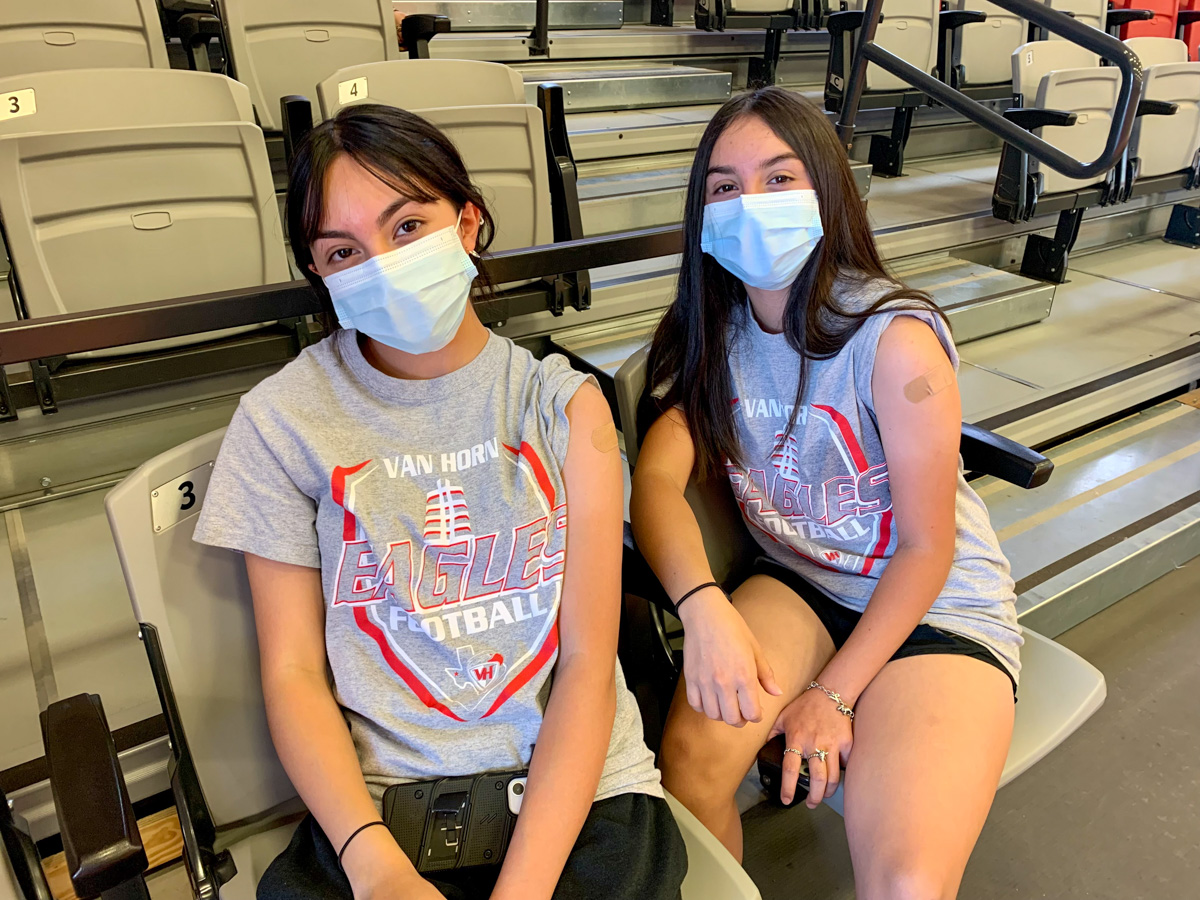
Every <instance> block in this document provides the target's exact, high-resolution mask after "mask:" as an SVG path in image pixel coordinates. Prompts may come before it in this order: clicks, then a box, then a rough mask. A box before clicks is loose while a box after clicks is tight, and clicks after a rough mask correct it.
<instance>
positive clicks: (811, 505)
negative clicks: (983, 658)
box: [726, 280, 1022, 678]
mask: <svg viewBox="0 0 1200 900" xmlns="http://www.w3.org/2000/svg"><path fill="white" fill-rule="evenodd" d="M894 287H895V286H894V285H892V284H890V283H887V282H882V281H869V282H852V281H849V280H843V281H841V282H839V284H838V286H837V287H836V288H835V290H836V291H837V293H838V300H839V303H840V305H841V306H842V307H843V308H844V309H852V310H853V309H864V308H866V307H867V306H869V305H870V304H871V303H873V302H874V301H876V300H878V299H879V298H880V297H881V296H883V295H884V294H886V293H887V292H888V291H890V290H893V289H894ZM898 315H908V316H913V317H915V318H917V319H919V320H921V321H923V322H925V323H927V324H928V325H929V327H930V328H932V329H933V330H934V332H935V333H936V334H937V336H938V339H939V340H940V341H941V343H942V346H943V347H944V348H945V350H946V355H947V356H949V357H950V362H951V363H952V364H953V366H954V368H955V371H957V370H958V352H957V351H956V350H955V347H954V342H953V340H952V339H951V337H950V333H949V330H948V329H947V328H946V326H945V324H944V323H943V322H942V320H941V319H940V318H938V317H937V316H936V315H934V314H933V313H931V312H924V311H915V312H914V311H907V310H905V311H895V310H893V311H884V312H881V313H879V314H877V315H873V316H871V317H870V318H868V319H867V320H866V321H865V322H864V324H863V325H862V327H861V328H860V329H859V331H858V332H857V333H856V334H855V335H854V337H853V338H851V339H850V340H849V341H848V342H847V344H846V345H845V347H843V348H842V350H841V351H840V352H839V353H838V354H837V355H836V356H834V357H833V358H831V359H826V360H811V361H810V365H809V369H808V376H807V386H806V388H805V393H804V398H803V404H802V406H801V408H800V410H799V413H798V414H797V417H796V425H795V428H794V429H793V430H792V432H791V433H790V434H788V435H787V436H786V438H784V439H782V440H781V437H782V436H783V431H784V429H785V428H786V427H787V422H788V417H789V416H790V414H791V412H792V405H793V402H794V400H795V397H796V385H797V380H798V379H799V372H800V365H799V357H798V356H797V354H796V351H794V350H793V349H792V348H791V347H790V346H789V345H788V343H787V338H786V337H785V336H784V335H782V334H768V333H767V332H764V331H763V330H762V329H761V328H760V327H759V325H758V323H757V322H756V321H755V319H754V316H753V315H751V314H750V312H749V309H748V308H745V309H744V310H743V315H741V316H740V317H739V320H738V321H737V324H735V326H734V328H733V331H732V334H731V336H730V359H729V368H730V373H731V375H732V379H733V389H734V398H735V399H734V401H733V410H734V414H735V416H736V419H737V426H738V437H739V439H740V441H741V447H742V457H743V464H744V465H743V466H734V465H732V464H729V465H727V467H726V468H727V470H728V473H729V480H730V483H731V485H732V487H733V493H734V496H735V497H736V498H737V502H738V506H739V507H740V508H741V511H742V518H743V519H744V520H745V522H746V525H747V527H748V528H749V529H750V532H751V534H753V535H754V537H755V539H756V540H757V541H758V543H759V545H760V546H761V547H762V549H763V552H764V553H765V554H766V555H767V556H769V557H770V558H771V559H773V560H774V561H775V562H778V563H780V564H782V565H784V566H786V567H788V568H789V569H791V570H793V571H794V572H796V573H798V574H800V575H802V576H804V577H805V578H807V579H809V580H810V581H812V582H815V583H816V584H817V585H818V586H820V587H822V588H824V589H825V590H826V591H827V592H828V593H829V594H831V595H832V596H833V597H834V598H835V599H836V600H837V601H838V602H839V603H841V604H842V605H843V606H846V607H849V608H850V609H853V610H856V611H858V612H861V611H863V610H864V609H865V608H866V606H867V602H868V601H869V600H870V599H871V594H872V593H873V592H874V590H875V585H876V584H877V583H878V581H879V578H880V577H881V576H882V575H883V573H884V572H885V571H886V570H887V565H888V561H889V560H890V559H891V558H892V554H893V553H895V550H896V544H897V538H898V535H897V533H896V522H895V520H894V518H893V516H892V495H891V489H890V487H889V484H888V468H887V460H886V458H885V457H884V453H883V444H882V442H881V440H880V437H879V427H878V425H877V423H876V419H875V409H874V404H873V401H872V393H871V375H872V373H873V372H874V370H875V353H876V349H877V347H878V345H879V339H880V337H881V336H882V335H883V332H884V329H886V328H887V326H888V325H889V324H890V323H891V322H892V320H893V319H894V318H895V317H896V316H898ZM955 522H956V536H955V546H954V562H953V564H952V566H951V568H950V574H949V575H948V577H947V578H946V584H945V586H944V587H943V588H942V591H941V593H940V594H939V595H938V597H937V599H936V600H935V601H934V603H933V607H932V608H931V609H930V610H929V612H928V613H927V614H926V615H925V617H924V618H923V619H922V622H924V623H926V624H928V625H932V626H933V627H935V628H939V629H941V630H943V631H947V632H951V633H954V634H958V635H962V636H963V637H967V638H970V639H971V640H974V641H977V642H979V643H980V644H982V645H983V646H985V647H987V648H988V649H989V650H990V651H991V652H992V653H994V654H995V655H996V657H997V658H998V659H999V660H1000V661H1001V662H1002V663H1003V664H1004V666H1005V667H1006V668H1007V669H1008V670H1009V672H1011V673H1012V675H1013V677H1014V678H1016V677H1017V675H1018V673H1019V671H1020V666H1021V663H1020V658H1019V649H1020V646H1021V644H1022V639H1021V632H1020V629H1019V627H1018V626H1017V616H1016V607H1015V603H1016V597H1015V595H1014V593H1013V580H1012V578H1011V576H1010V575H1009V565H1008V560H1006V559H1005V558H1004V554H1003V553H1002V552H1001V551H1000V545H999V542H998V541H997V539H996V533H995V531H994V530H993V529H992V526H991V522H990V521H989V519H988V513H987V508H986V507H985V506H984V505H983V501H982V500H980V499H979V496H978V495H977V494H976V493H975V492H974V491H973V490H972V489H971V487H970V485H968V484H967V481H966V479H965V478H964V477H963V470H962V461H961V459H960V460H959V471H958V491H957V495H956V499H955Z"/></svg>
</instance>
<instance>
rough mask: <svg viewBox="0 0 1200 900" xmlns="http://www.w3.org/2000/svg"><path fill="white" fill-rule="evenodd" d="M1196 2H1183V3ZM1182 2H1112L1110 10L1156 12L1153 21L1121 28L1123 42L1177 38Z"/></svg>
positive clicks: (1122, 0) (1120, 0)
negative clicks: (1135, 38) (1132, 38)
mask: <svg viewBox="0 0 1200 900" xmlns="http://www.w3.org/2000/svg"><path fill="white" fill-rule="evenodd" d="M1188 2H1195V0H1183V3H1188ZM1183 3H1181V2H1180V0H1110V2H1109V4H1108V8H1109V9H1149V10H1152V11H1153V12H1154V18H1153V19H1147V20H1145V21H1144V22H1130V23H1129V24H1128V25H1122V26H1121V40H1123V41H1125V40H1128V39H1129V38H1131V37H1165V38H1173V37H1175V19H1176V14H1177V13H1178V12H1179V9H1180V8H1181V7H1182V8H1184V9H1186V8H1187V7H1186V6H1183Z"/></svg>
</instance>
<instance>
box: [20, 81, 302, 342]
mask: <svg viewBox="0 0 1200 900" xmlns="http://www.w3.org/2000/svg"><path fill="white" fill-rule="evenodd" d="M21 91H25V92H27V96H28V97H29V98H30V99H33V98H36V100H35V104H36V105H35V109H36V112H35V113H34V114H33V115H29V116H24V117H20V118H11V119H7V120H5V121H4V122H2V123H0V217H2V218H3V221H4V224H5V229H6V237H7V243H8V247H9V252H10V254H11V259H12V264H13V271H14V273H15V275H16V278H15V279H14V282H15V285H16V287H17V288H19V300H20V304H19V306H18V309H19V310H20V312H21V315H22V317H25V318H39V317H42V316H52V315H60V314H63V313H69V312H82V311H86V310H92V309H100V308H105V307H109V306H122V305H125V304H132V303H139V302H146V301H151V300H163V299H168V298H174V297H178V296H180V295H181V294H204V293H209V292H215V291H222V290H232V289H236V288H242V287H250V286H255V285H263V284H274V283H279V282H286V281H289V280H290V279H291V274H290V269H289V266H288V262H287V257H286V254H285V250H284V241H283V229H282V225H281V224H280V219H279V209H278V205H277V203H276V199H275V191H274V186H273V183H272V180H271V172H270V164H269V162H268V159H267V151H266V146H265V144H264V143H263V136H262V132H261V131H260V130H259V128H258V127H257V126H256V125H254V124H253V121H252V112H251V108H250V102H249V94H248V92H247V89H246V88H245V86H244V85H241V84H238V83H237V82H235V81H231V80H230V79H228V78H225V77H224V76H221V75H212V74H203V73H198V72H187V71H171V70H156V69H93V70H69V71H63V72H42V73H37V74H35V75H30V76H20V77H17V78H9V79H5V80H4V81H3V82H0V96H3V95H8V94H14V93H19V92H21ZM197 247H202V248H204V262H203V264H199V263H198V262H197V259H198V258H197V249H196V248H197ZM240 330H247V329H240ZM229 333H234V332H232V331H226V332H221V334H229ZM211 336H212V335H209V337H211ZM184 342H190V341H187V339H180V340H177V341H169V342H155V343H152V344H142V345H137V347H135V348H122V352H131V351H132V350H138V351H148V350H153V349H156V348H158V347H166V346H175V345H178V344H179V343H184Z"/></svg>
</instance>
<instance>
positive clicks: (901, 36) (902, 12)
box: [846, 0, 941, 91]
mask: <svg viewBox="0 0 1200 900" xmlns="http://www.w3.org/2000/svg"><path fill="white" fill-rule="evenodd" d="M846 8H847V9H850V10H862V9H865V8H866V3H865V0H850V2H849V4H848V5H847V7H846ZM940 10H941V0H889V2H888V4H887V7H886V8H885V10H884V16H883V18H882V19H881V20H880V22H879V27H878V29H877V30H876V32H875V43H876V44H878V45H879V46H880V47H882V48H883V49H885V50H889V51H891V52H892V53H894V54H896V56H898V57H900V58H901V59H902V60H904V61H905V62H907V63H909V64H911V65H914V66H916V67H917V68H918V69H920V70H921V71H922V72H932V71H933V70H934V69H935V68H936V67H937V54H938V13H939V12H940ZM909 89H910V86H909V84H908V82H906V81H904V80H903V79H901V78H897V77H896V76H895V75H892V74H891V73H889V72H885V71H884V70H883V69H881V68H879V66H877V65H875V64H874V63H871V64H870V65H868V66H867V84H866V90H868V91H903V90H909Z"/></svg>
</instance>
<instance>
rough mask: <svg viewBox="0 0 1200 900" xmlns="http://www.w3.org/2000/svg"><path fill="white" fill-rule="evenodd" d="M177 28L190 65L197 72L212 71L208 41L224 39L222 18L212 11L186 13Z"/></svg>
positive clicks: (181, 17) (180, 18)
mask: <svg viewBox="0 0 1200 900" xmlns="http://www.w3.org/2000/svg"><path fill="white" fill-rule="evenodd" d="M175 28H176V31H177V32H178V33H179V41H180V43H181V44H183V49H184V52H185V53H186V54H187V58H188V65H189V66H190V67H191V68H192V69H193V70H195V71H197V72H211V71H212V67H211V66H210V64H209V59H208V42H209V41H211V40H213V39H216V40H217V41H220V40H222V38H223V35H222V32H221V20H220V19H218V18H217V17H216V16H214V15H213V14H212V13H195V12H193V13H186V14H185V15H182V16H180V17H179V21H178V23H176V26H175Z"/></svg>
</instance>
